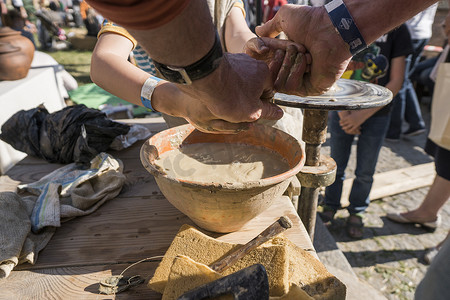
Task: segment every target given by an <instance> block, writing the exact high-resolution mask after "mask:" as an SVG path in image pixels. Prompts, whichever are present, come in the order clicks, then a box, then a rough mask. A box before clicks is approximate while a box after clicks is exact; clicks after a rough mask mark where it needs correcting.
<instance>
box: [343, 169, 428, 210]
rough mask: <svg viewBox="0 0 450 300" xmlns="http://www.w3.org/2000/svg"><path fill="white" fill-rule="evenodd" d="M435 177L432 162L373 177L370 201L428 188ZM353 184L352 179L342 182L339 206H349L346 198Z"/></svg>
mask: <svg viewBox="0 0 450 300" xmlns="http://www.w3.org/2000/svg"><path fill="white" fill-rule="evenodd" d="M435 175H436V172H435V169H434V162H430V163H426V164H421V165H416V166H412V167H408V168H402V169H397V170H392V171H387V172H382V173H377V174H375V175H374V176H373V179H374V181H373V186H372V190H371V191H370V195H369V198H370V200H376V199H380V198H384V197H388V196H392V195H395V194H400V193H404V192H408V191H412V190H415V189H419V188H423V187H427V186H430V185H431V184H432V183H433V180H434V176H435ZM352 184H353V178H350V179H346V180H344V185H343V188H342V197H341V205H342V207H346V206H348V205H349V202H348V197H349V195H350V190H351V187H352Z"/></svg>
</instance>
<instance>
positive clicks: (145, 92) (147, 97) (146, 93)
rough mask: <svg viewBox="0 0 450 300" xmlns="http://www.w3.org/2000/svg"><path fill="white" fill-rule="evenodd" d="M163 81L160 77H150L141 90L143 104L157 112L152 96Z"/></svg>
mask: <svg viewBox="0 0 450 300" xmlns="http://www.w3.org/2000/svg"><path fill="white" fill-rule="evenodd" d="M159 81H161V79H159V78H158V77H154V76H152V77H149V78H147V80H146V81H145V82H144V85H143V86H142V89H141V102H142V105H144V106H145V107H146V108H148V109H150V110H152V111H156V110H155V109H154V108H153V106H152V94H153V92H154V91H155V88H156V85H157V84H158V82H159Z"/></svg>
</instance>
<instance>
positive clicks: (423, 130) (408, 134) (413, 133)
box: [403, 128, 425, 136]
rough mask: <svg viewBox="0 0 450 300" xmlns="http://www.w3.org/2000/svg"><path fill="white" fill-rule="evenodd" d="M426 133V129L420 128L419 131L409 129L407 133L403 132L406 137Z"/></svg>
mask: <svg viewBox="0 0 450 300" xmlns="http://www.w3.org/2000/svg"><path fill="white" fill-rule="evenodd" d="M422 133H425V128H419V129H408V130H407V131H405V132H403V134H404V135H405V136H416V135H419V134H422Z"/></svg>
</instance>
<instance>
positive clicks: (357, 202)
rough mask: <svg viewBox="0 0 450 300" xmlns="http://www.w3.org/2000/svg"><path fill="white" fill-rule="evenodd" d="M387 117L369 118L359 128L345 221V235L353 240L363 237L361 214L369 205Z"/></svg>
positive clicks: (386, 127) (387, 120) (386, 125)
mask: <svg viewBox="0 0 450 300" xmlns="http://www.w3.org/2000/svg"><path fill="white" fill-rule="evenodd" d="M388 122H389V116H388V115H385V116H375V117H371V118H369V119H368V120H367V121H366V122H364V124H363V125H362V128H361V134H360V135H359V138H358V144H357V147H358V148H357V157H356V170H355V175H356V178H355V180H354V181H353V185H352V190H351V192H350V197H349V201H350V205H349V207H348V208H347V209H348V212H349V213H350V216H349V217H348V219H347V224H346V230H347V234H348V235H349V236H350V237H352V238H355V239H360V238H362V237H363V230H364V222H363V213H364V212H365V210H366V209H367V207H368V206H369V203H370V198H369V193H370V190H371V188H372V183H373V174H374V173H375V167H376V164H377V160H378V154H379V153H380V149H381V146H382V144H383V138H384V136H385V134H386V131H387V129H388Z"/></svg>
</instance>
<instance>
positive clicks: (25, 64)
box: [0, 27, 34, 80]
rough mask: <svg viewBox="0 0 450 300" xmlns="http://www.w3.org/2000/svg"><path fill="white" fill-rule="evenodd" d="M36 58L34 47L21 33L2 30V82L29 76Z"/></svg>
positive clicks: (6, 28)
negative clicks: (34, 57)
mask: <svg viewBox="0 0 450 300" xmlns="http://www.w3.org/2000/svg"><path fill="white" fill-rule="evenodd" d="M33 56H34V45H33V43H32V42H31V41H30V40H29V39H27V38H26V37H24V36H22V35H21V34H20V31H16V30H13V29H11V28H9V27H1V28H0V80H17V79H22V78H24V77H26V76H27V74H28V71H29V70H30V67H31V62H32V61H33Z"/></svg>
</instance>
